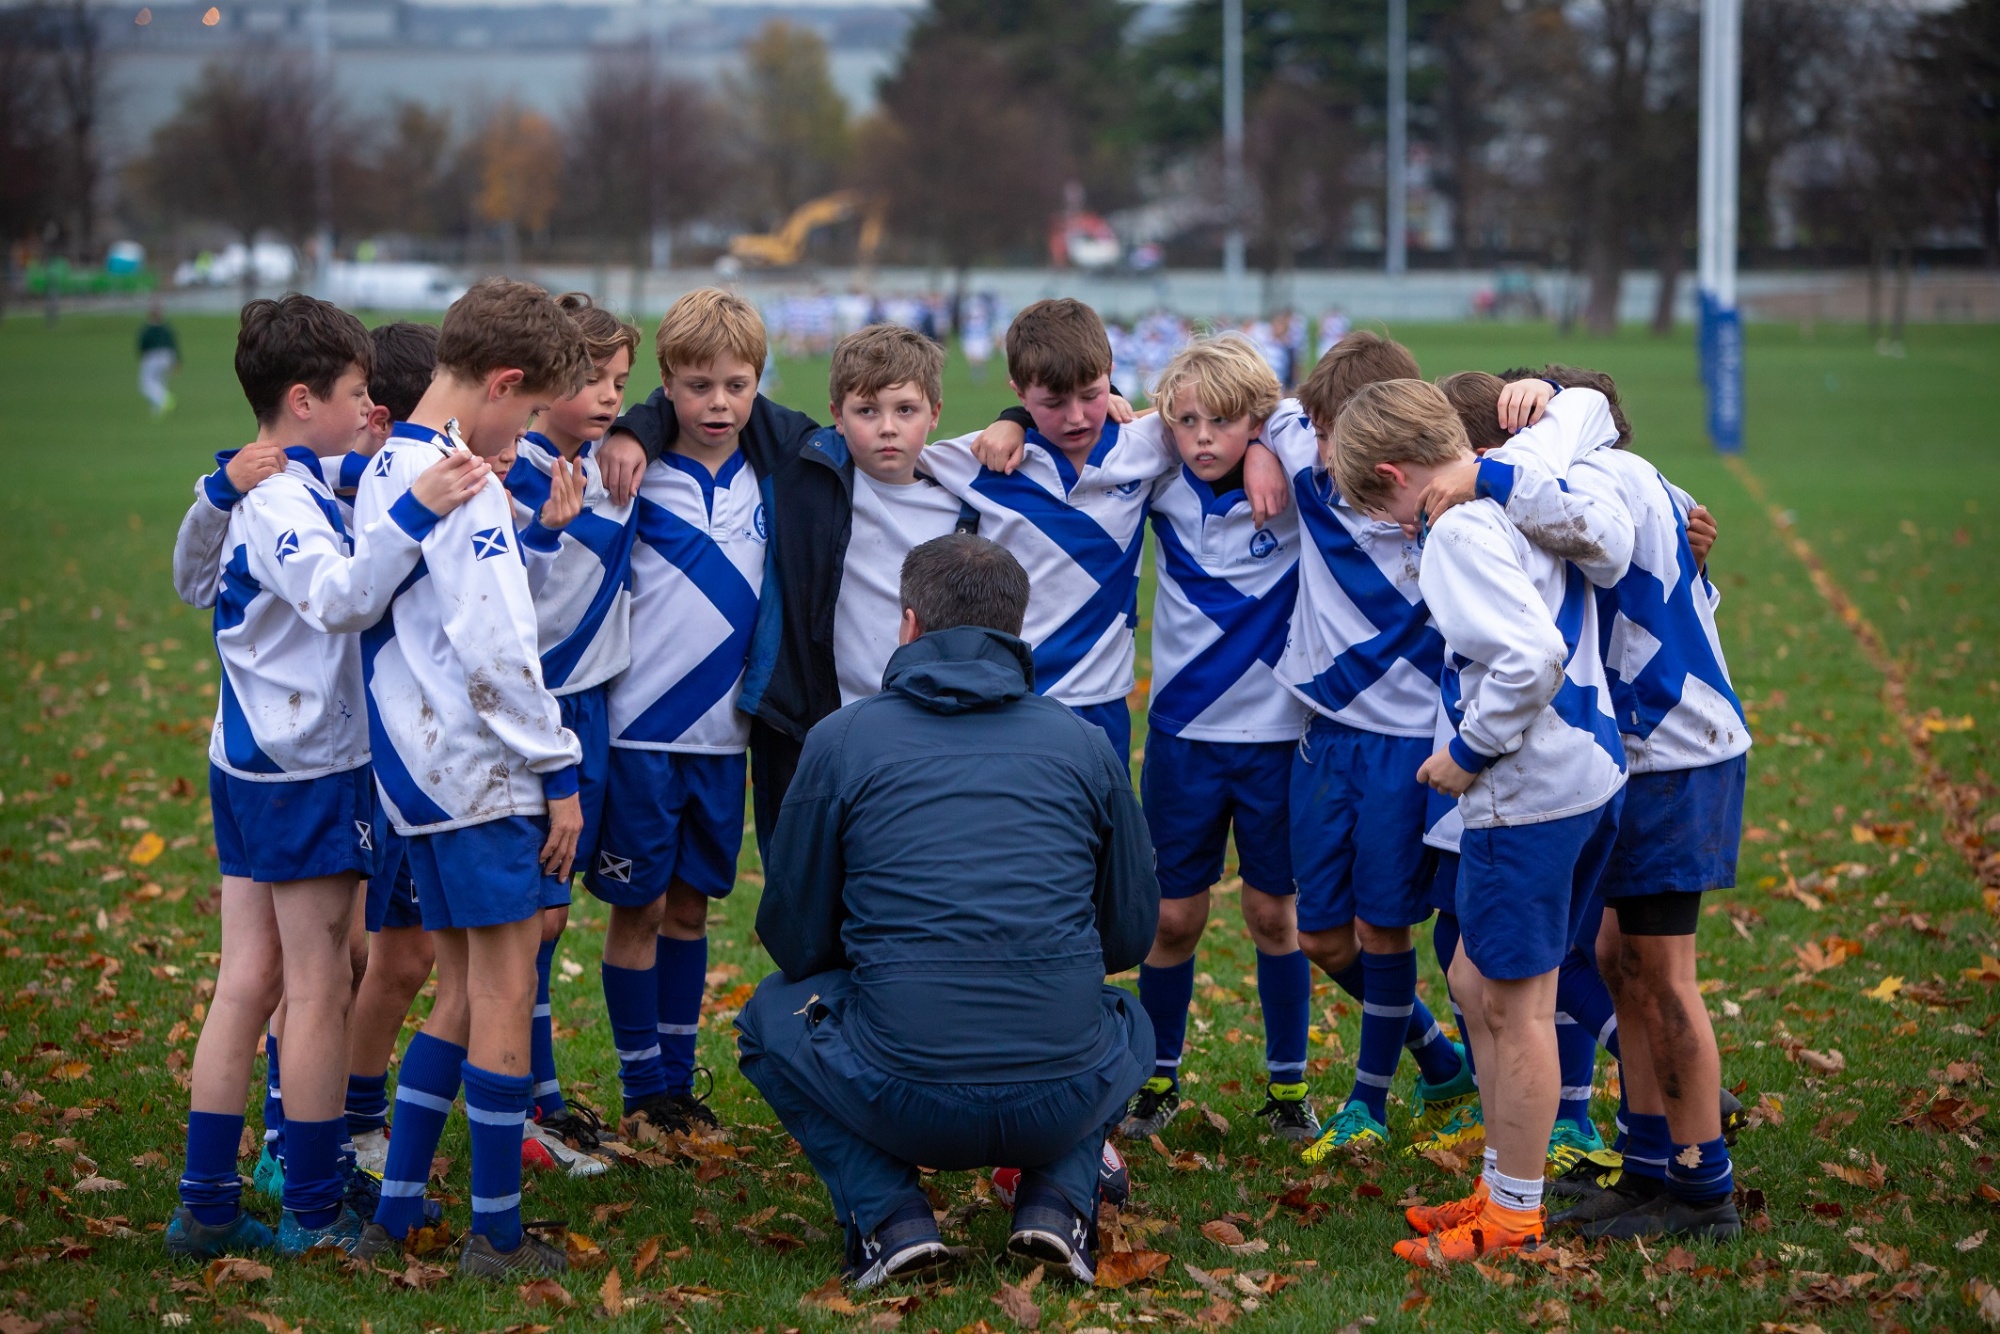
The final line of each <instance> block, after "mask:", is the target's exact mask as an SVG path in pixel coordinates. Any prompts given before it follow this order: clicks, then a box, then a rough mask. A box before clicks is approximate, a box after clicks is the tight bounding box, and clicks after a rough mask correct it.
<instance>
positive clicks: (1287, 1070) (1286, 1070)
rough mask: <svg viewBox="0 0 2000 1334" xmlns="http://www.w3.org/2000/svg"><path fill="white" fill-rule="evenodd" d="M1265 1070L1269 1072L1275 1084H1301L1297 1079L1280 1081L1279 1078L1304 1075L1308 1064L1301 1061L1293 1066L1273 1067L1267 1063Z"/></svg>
mask: <svg viewBox="0 0 2000 1334" xmlns="http://www.w3.org/2000/svg"><path fill="white" fill-rule="evenodd" d="M1264 1069H1265V1070H1266V1071H1267V1072H1269V1074H1270V1076H1271V1082H1272V1083H1273V1084H1296V1083H1298V1082H1299V1081H1298V1080H1296V1079H1280V1078H1278V1076H1279V1075H1303V1074H1305V1072H1306V1063H1305V1062H1304V1061H1299V1062H1296V1063H1294V1064H1291V1065H1273V1064H1269V1063H1266V1064H1265V1066H1264Z"/></svg>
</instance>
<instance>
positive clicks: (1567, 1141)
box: [1542, 1119, 1605, 1179]
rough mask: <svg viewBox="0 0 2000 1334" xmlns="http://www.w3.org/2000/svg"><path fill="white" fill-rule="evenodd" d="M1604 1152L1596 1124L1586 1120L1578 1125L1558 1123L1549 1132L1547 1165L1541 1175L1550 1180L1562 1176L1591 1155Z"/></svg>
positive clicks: (1572, 1122) (1601, 1137) (1568, 1122)
mask: <svg viewBox="0 0 2000 1334" xmlns="http://www.w3.org/2000/svg"><path fill="white" fill-rule="evenodd" d="M1604 1151H1605V1150H1604V1137H1603V1136H1601V1135H1599V1134H1598V1133H1597V1123H1596V1122H1594V1121H1591V1120H1589V1119H1586V1120H1585V1121H1584V1123H1583V1124H1582V1125H1578V1124H1577V1123H1576V1122H1574V1121H1558V1122H1556V1128H1555V1129H1554V1130H1552V1131H1550V1132H1549V1157H1548V1165H1547V1166H1546V1167H1545V1168H1543V1169H1542V1175H1543V1176H1545V1177H1548V1178H1550V1179H1554V1178H1556V1177H1560V1176H1563V1175H1564V1174H1566V1173H1567V1172H1569V1170H1570V1169H1571V1168H1573V1167H1575V1166H1576V1165H1577V1164H1578V1163H1580V1162H1582V1161H1584V1159H1586V1158H1588V1157H1589V1156H1590V1155H1591V1154H1593V1153H1603V1152H1604Z"/></svg>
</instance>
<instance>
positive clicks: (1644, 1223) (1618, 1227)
mask: <svg viewBox="0 0 2000 1334" xmlns="http://www.w3.org/2000/svg"><path fill="white" fill-rule="evenodd" d="M1577 1231H1578V1232H1580V1233H1582V1234H1583V1235H1584V1236H1586V1237H1588V1238H1590V1239H1591V1240H1593V1241H1595V1240H1596V1239H1597V1238H1599V1237H1609V1238H1611V1239H1612V1240H1614V1241H1625V1240H1630V1239H1632V1238H1635V1237H1675V1238H1679V1237H1693V1238H1695V1239H1697V1240H1701V1241H1728V1240H1730V1239H1731V1238H1732V1237H1736V1236H1738V1235H1740V1234H1741V1233H1742V1231H1743V1219H1742V1218H1741V1217H1740V1216H1739V1215H1738V1214H1737V1212H1736V1201H1735V1199H1734V1198H1733V1197H1731V1196H1728V1195H1725V1196H1723V1197H1722V1198H1721V1199H1719V1200H1715V1201H1712V1202H1710V1203H1708V1204H1695V1203H1692V1202H1690V1201H1688V1200H1683V1199H1681V1198H1680V1197H1679V1196H1677V1195H1675V1194H1674V1193H1673V1192H1672V1191H1661V1192H1660V1193H1659V1194H1658V1195H1655V1196H1654V1197H1653V1198H1652V1199H1650V1200H1646V1201H1644V1202H1643V1203H1640V1204H1637V1205H1634V1206H1633V1207H1632V1208H1630V1209H1627V1210H1625V1211H1624V1212H1623V1213H1620V1214H1614V1215H1613V1216H1612V1217H1610V1218H1607V1219H1605V1220H1603V1221H1602V1222H1599V1223H1591V1224H1588V1225H1586V1226H1583V1227H1579V1228H1578V1229H1577Z"/></svg>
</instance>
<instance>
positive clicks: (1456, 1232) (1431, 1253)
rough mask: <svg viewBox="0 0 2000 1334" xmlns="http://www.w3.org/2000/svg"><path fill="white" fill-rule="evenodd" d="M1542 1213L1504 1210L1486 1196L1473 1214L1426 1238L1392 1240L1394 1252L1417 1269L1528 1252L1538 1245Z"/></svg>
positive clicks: (1537, 1210)
mask: <svg viewBox="0 0 2000 1334" xmlns="http://www.w3.org/2000/svg"><path fill="white" fill-rule="evenodd" d="M1544 1213H1545V1211H1544V1210H1542V1209H1541V1208H1540V1207H1537V1208H1534V1209H1505V1208H1502V1207H1501V1206H1500V1205H1497V1204H1495V1203H1494V1202H1493V1201H1492V1200H1491V1199H1488V1200H1487V1201H1486V1202H1485V1204H1484V1205H1483V1206H1482V1207H1481V1208H1480V1211H1479V1213H1478V1215H1477V1216H1476V1217H1473V1218H1469V1219H1467V1220H1465V1221H1464V1222H1462V1223H1460V1224H1458V1225H1457V1226H1456V1227H1452V1228H1448V1229H1446V1230H1445V1231H1443V1232H1435V1233H1432V1234H1431V1235H1430V1236H1428V1237H1422V1238H1417V1237H1412V1238H1411V1239H1410V1240H1408V1241H1399V1242H1397V1243H1396V1254H1398V1255H1400V1256H1402V1257H1403V1258H1404V1259H1405V1260H1408V1261H1409V1262H1410V1263H1411V1264H1413V1265H1416V1266H1417V1267H1419V1268H1421V1269H1429V1268H1431V1267H1432V1266H1433V1265H1436V1264H1440V1263H1443V1264H1453V1263H1464V1262H1465V1261H1467V1260H1477V1259H1479V1258H1480V1257H1481V1256H1483V1255H1493V1254H1496V1253H1499V1252H1502V1251H1532V1250H1535V1249H1537V1248H1539V1247H1540V1246H1541V1244H1542V1234H1543V1227H1544Z"/></svg>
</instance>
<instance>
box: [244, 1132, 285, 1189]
mask: <svg viewBox="0 0 2000 1334" xmlns="http://www.w3.org/2000/svg"><path fill="white" fill-rule="evenodd" d="M250 1184H251V1185H253V1186H255V1187H256V1188H257V1189H258V1190H261V1191H263V1192H264V1193H265V1194H266V1195H269V1196H271V1197H273V1198H274V1199H282V1198H283V1197H284V1194H285V1160H284V1159H283V1158H280V1157H278V1155H277V1154H275V1153H272V1152H271V1145H270V1142H269V1141H266V1142H265V1144H264V1151H263V1152H262V1153H260V1154H258V1155H257V1170H256V1171H255V1172H254V1173H253V1174H252V1175H251V1177H250Z"/></svg>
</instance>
